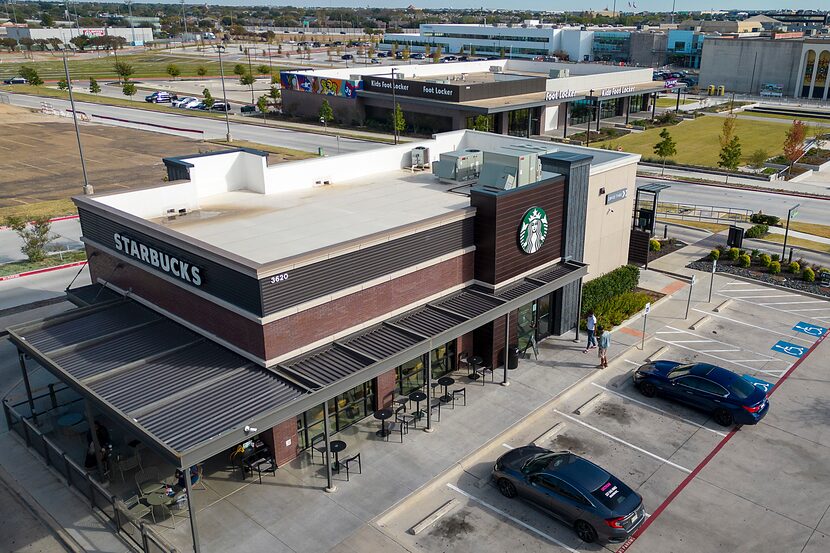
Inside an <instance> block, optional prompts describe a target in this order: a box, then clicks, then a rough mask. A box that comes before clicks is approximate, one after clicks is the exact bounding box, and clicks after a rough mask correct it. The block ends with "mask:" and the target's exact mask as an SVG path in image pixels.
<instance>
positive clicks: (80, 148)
mask: <svg viewBox="0 0 830 553" xmlns="http://www.w3.org/2000/svg"><path fill="white" fill-rule="evenodd" d="M63 72H64V75H66V87H67V90H68V91H69V105H70V106H71V107H72V108H71V109H72V122H73V123H74V124H75V138H76V139H77V141H78V154H79V155H80V156H81V172H82V173H83V175H84V194H85V195H89V194H92V193H93V192H94V191H93V189H92V185H91V184H89V178H88V177H87V174H86V162H85V161H84V148H83V146H82V145H81V131H80V129H79V128H78V111H77V110H76V109H75V97H74V96H73V95H72V79H71V78H70V77H69V64H68V63H67V61H66V48H65V47H64V48H63Z"/></svg>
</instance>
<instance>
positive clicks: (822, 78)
mask: <svg viewBox="0 0 830 553" xmlns="http://www.w3.org/2000/svg"><path fill="white" fill-rule="evenodd" d="M828 66H830V52H827V51H824V52H822V53H821V55H820V56H819V57H818V70H817V71H816V85H815V87H813V98H819V99H821V98H823V97H824V85H825V83H826V82H827V69H828Z"/></svg>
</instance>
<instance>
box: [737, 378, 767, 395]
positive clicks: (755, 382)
mask: <svg viewBox="0 0 830 553" xmlns="http://www.w3.org/2000/svg"><path fill="white" fill-rule="evenodd" d="M741 376H742V377H743V378H744V380H748V381H749V382H751V383H752V385H753V386H755V387H756V388H761V389H762V390H763V391H764V392H765V393H767V394H768V393H770V391H772V388H773V387H774V386H775V384H772V383H771V382H767V381H766V380H761V379H760V378H755V377H754V376H749V375H748V374H742V375H741Z"/></svg>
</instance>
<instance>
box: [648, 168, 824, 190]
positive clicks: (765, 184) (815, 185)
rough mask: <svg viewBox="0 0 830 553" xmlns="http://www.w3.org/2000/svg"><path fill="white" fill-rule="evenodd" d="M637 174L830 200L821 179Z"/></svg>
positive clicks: (688, 172) (658, 170) (654, 170)
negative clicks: (789, 179)
mask: <svg viewBox="0 0 830 553" xmlns="http://www.w3.org/2000/svg"><path fill="white" fill-rule="evenodd" d="M637 174H638V175H640V176H644V177H648V178H658V179H659V178H660V177H661V176H662V177H665V178H663V179H661V180H664V181H667V182H671V181H673V180H675V179H678V180H681V181H682V180H683V179H688V180H693V181H694V180H704V181H709V182H712V183H723V184H724V185H729V186H732V187H734V186H735V185H741V186H749V187H753V188H757V189H763V190H769V191H770V192H794V193H798V194H811V195H816V196H827V197H828V198H830V184H828V183H825V182H822V181H821V180H819V179H813V180H810V179H808V180H805V181H801V182H788V181H764V180H755V179H748V178H745V177H738V176H733V175H730V176H729V179H728V180H727V178H726V175H719V174H713V173H704V172H700V171H695V170H693V169H679V168H674V167H671V166H667V167H666V170H665V172H663V170H662V168H660V167H653V166H648V165H642V164H641V165H639V166H638V167H637Z"/></svg>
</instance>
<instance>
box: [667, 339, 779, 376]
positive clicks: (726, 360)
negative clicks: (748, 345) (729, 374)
mask: <svg viewBox="0 0 830 553" xmlns="http://www.w3.org/2000/svg"><path fill="white" fill-rule="evenodd" d="M655 340H657V341H658V342H663V343H666V344H669V345H675V344H673V343H672V342H669V341H667V340H662V339H660V338H655ZM676 347H678V348H682V349H687V350H689V351H693V352H695V353H703V352H702V351H700V350H696V349H693V348H690V347H687V346H681V345H680V344H677V345H676ZM703 355H707V356H709V357H711V358H713V359H717V360H718V361H723V362H724V363H733V364H735V365H739V366H741V367H743V368H745V369H747V370H750V371H760V372H762V373H767V374H768V373H769V371H767V370H764V369H759V368H758V367H751V366H749V365H744V364H743V363H741V362H740V361H738V362H735V361H732V360H731V359H725V358H723V357H719V356H717V355H712V354H711V353H703ZM770 361H772V360H771V359H764V362H765V363H769V362H770ZM774 361H783V360H782V359H774Z"/></svg>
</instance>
